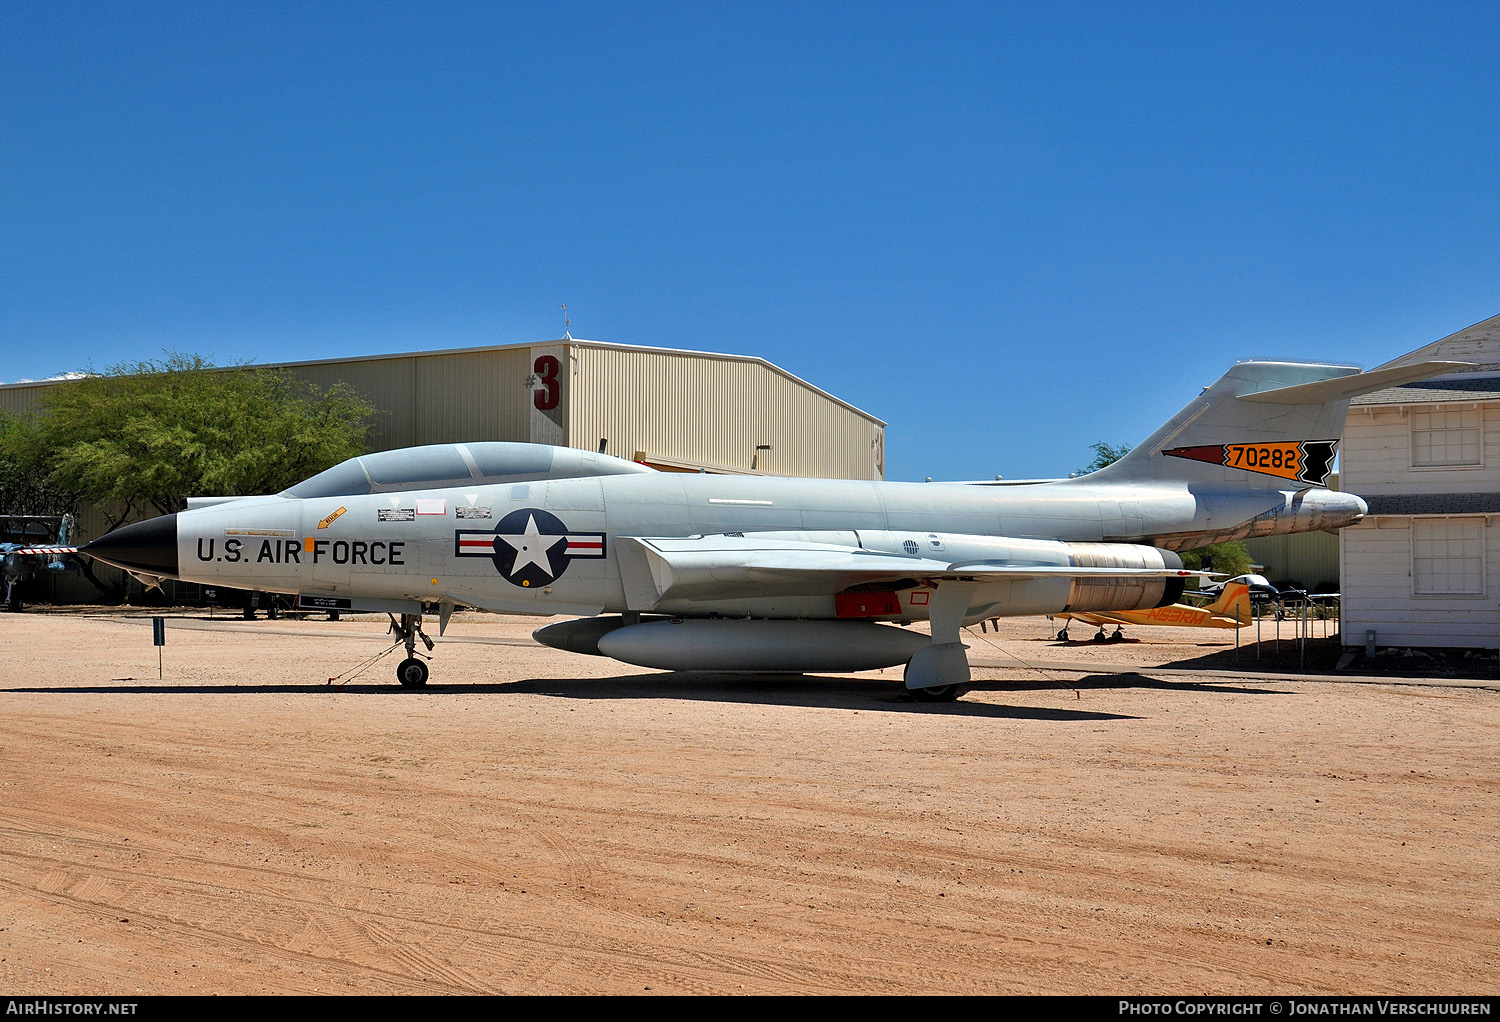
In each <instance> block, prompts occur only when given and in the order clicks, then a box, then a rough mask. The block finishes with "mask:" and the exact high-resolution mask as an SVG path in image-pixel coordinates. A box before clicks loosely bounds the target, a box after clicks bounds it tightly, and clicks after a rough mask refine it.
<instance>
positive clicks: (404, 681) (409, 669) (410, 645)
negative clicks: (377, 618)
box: [389, 614, 433, 688]
mask: <svg viewBox="0 0 1500 1022" xmlns="http://www.w3.org/2000/svg"><path fill="white" fill-rule="evenodd" d="M389 617H390V619H391V627H390V633H391V634H392V635H394V636H396V638H398V639H400V640H401V641H402V642H405V643H406V659H405V660H403V661H401V663H400V664H399V665H398V666H397V667H396V680H397V681H399V682H401V685H402V687H403V688H421V687H422V686H423V685H425V684H427V664H426V663H425V662H424V661H422V660H419V659H418V658H417V640H418V639H421V640H422V642H423V643H425V644H426V646H427V651H428V652H429V653H430V652H432V646H433V643H432V640H431V639H429V638H428V637H427V633H426V632H424V631H422V615H421V614H402V615H401V620H399V621H397V620H396V615H394V614H391V615H389Z"/></svg>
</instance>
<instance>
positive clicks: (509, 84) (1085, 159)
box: [0, 0, 1500, 479]
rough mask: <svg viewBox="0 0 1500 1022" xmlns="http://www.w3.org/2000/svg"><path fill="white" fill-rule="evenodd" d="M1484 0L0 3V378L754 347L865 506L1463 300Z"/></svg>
mask: <svg viewBox="0 0 1500 1022" xmlns="http://www.w3.org/2000/svg"><path fill="white" fill-rule="evenodd" d="M1497 43H1500V5H1495V4H1482V5H1481V4H1475V5H1466V4H1447V5H1433V4H1423V5H1416V4H1380V3H1363V4H1349V5H1343V4H1309V3H1295V4H1293V3H1287V4H1278V3H1259V4H1243V5H1239V4H1222V3H1221V4H1212V5H1202V4H1187V3H1184V4H1153V3H1142V4H1073V5H1069V4H1061V3H1036V4H1022V3H1015V4H1006V3H987V4H977V5H971V4H958V3H949V4H928V3H924V4H880V3H852V4H838V3H797V4H778V3H771V2H756V3H748V4H737V3H728V2H715V3H712V4H701V3H699V4H669V3H598V4H595V3H549V4H507V3H499V2H492V3H479V4H472V5H470V4H441V3H424V4H420V5H418V4H402V3H390V4H374V3H367V4H339V3H322V4H306V3H297V4H286V5H279V4H274V3H265V2H257V3H253V4H252V3H246V4H231V3H210V4H203V3H193V4H180V5H179V4H163V3H129V4H122V3H101V4H87V3H70V4H57V3H27V2H17V0H10V2H7V3H6V4H4V5H0V46H3V48H4V49H3V59H0V350H3V352H4V354H3V362H0V380H7V381H14V380H20V379H25V378H37V377H43V376H47V375H52V374H55V373H60V372H64V371H68V370H75V369H79V368H83V367H85V366H89V365H93V366H95V367H103V366H107V365H112V364H115V363H118V362H121V361H127V360H132V361H133V360H138V359H143V358H152V357H155V356H158V355H159V354H160V353H161V352H162V351H163V350H164V349H172V350H180V351H186V352H196V353H201V354H204V355H208V356H211V357H213V358H214V359H216V360H218V361H221V362H228V361H240V360H254V361H260V362H269V361H281V360H289V359H302V358H331V357H336V356H342V355H359V354H369V353H373V352H385V351H407V350H419V349H424V348H447V347H463V346H468V345H477V344H508V343H519V342H528V341H536V340H543V339H547V338H553V337H557V336H559V335H560V334H561V333H562V328H563V322H562V312H561V308H560V306H561V304H562V303H564V302H566V303H567V306H568V313H569V316H570V317H571V319H572V333H573V334H574V336H577V337H588V338H594V339H598V340H606V341H616V342H621V343H629V344H650V345H663V346H668V347H683V348H699V349H706V350H713V351H728V352H736V353H742V354H752V355H759V356H762V357H764V358H767V359H769V360H771V361H772V362H775V363H777V364H779V365H781V366H783V367H785V368H786V369H788V370H790V371H791V372H793V373H796V374H797V375H799V376H801V377H803V378H804V379H807V380H809V381H810V382H812V383H814V384H816V385H818V386H820V387H823V388H824V389H826V390H829V391H831V392H833V393H835V394H837V395H839V396H840V397H843V398H845V399H846V400H848V401H850V402H852V403H854V404H856V405H858V406H860V407H862V408H864V409H866V410H868V411H870V412H872V413H873V414H875V415H878V416H880V417H881V418H883V419H886V420H887V421H888V422H889V423H890V426H889V430H888V435H887V451H888V457H887V475H888V477H889V478H892V479H920V478H922V477H924V476H934V477H937V478H984V477H989V476H993V475H995V474H996V473H1003V474H1004V475H1006V476H1009V477H1013V478H1014V477H1030V476H1045V475H1056V474H1064V473H1066V472H1068V471H1070V470H1072V469H1075V468H1077V467H1078V466H1080V465H1082V464H1085V463H1087V462H1088V461H1089V460H1090V459H1091V457H1092V452H1090V451H1089V449H1088V446H1089V444H1091V443H1093V442H1095V441H1099V440H1103V441H1108V442H1111V443H1134V442H1136V441H1138V440H1140V439H1141V438H1142V437H1144V436H1145V435H1146V434H1148V433H1149V432H1150V431H1151V430H1152V429H1153V428H1154V427H1155V426H1156V425H1157V424H1159V423H1160V422H1161V421H1162V420H1164V419H1165V418H1166V417H1167V416H1168V415H1169V414H1170V413H1172V412H1173V411H1175V410H1176V409H1177V408H1178V407H1180V406H1181V405H1183V404H1185V403H1186V402H1187V400H1188V399H1189V398H1190V397H1191V396H1192V395H1193V394H1195V393H1196V392H1197V390H1198V388H1199V387H1201V386H1203V385H1206V384H1208V383H1210V382H1212V381H1213V380H1214V379H1215V378H1217V377H1218V375H1219V374H1220V373H1222V372H1223V370H1224V369H1225V368H1226V367H1227V366H1228V365H1229V363H1231V362H1233V361H1234V360H1236V359H1241V358H1249V357H1286V358H1302V359H1315V360H1327V361H1337V362H1352V363H1355V364H1359V365H1363V366H1366V367H1369V366H1373V365H1376V364H1379V363H1381V362H1384V361H1386V360H1388V359H1390V358H1393V357H1395V356H1397V355H1400V354H1403V353H1404V352H1406V351H1409V350H1411V349H1412V348H1415V347H1417V346H1419V345H1421V344H1425V343H1427V342H1429V341H1432V340H1435V339H1436V338H1438V337H1441V336H1443V335H1445V334H1448V333H1451V332H1453V331H1455V330H1458V329H1461V328H1462V327H1465V326H1468V325H1469V324H1471V323H1474V322H1476V321H1478V320H1481V319H1485V318H1487V317H1489V316H1491V315H1494V314H1496V313H1500V230H1497V228H1500V216H1497V214H1500V71H1497V70H1496V67H1495V63H1496V62H1495V61H1494V60H1493V59H1492V55H1493V53H1494V50H1495V47H1496V44H1497Z"/></svg>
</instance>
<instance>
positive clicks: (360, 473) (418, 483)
mask: <svg viewBox="0 0 1500 1022" xmlns="http://www.w3.org/2000/svg"><path fill="white" fill-rule="evenodd" d="M652 471H654V469H650V468H647V467H646V466H645V465H641V464H638V463H636V462H634V461H626V460H625V459H624V458H616V457H614V456H612V455H608V454H595V453H593V452H592V451H580V450H577V449H575V448H572V447H549V446H547V445H545V444H519V443H502V442H486V443H472V444H429V445H428V446H426V447H403V448H400V449H398V450H394V451H379V452H377V453H375V454H362V455H360V456H359V457H357V458H350V459H349V460H348V461H344V462H340V463H339V464H337V465H335V466H333V467H332V468H330V469H328V470H326V471H323V472H319V473H318V474H317V475H315V476H313V477H312V478H311V479H304V480H303V481H302V482H300V483H298V484H296V485H295V486H293V487H291V488H290V489H287V490H284V491H283V492H282V494H281V495H282V496H283V497H301V498H307V497H357V496H359V495H360V494H367V493H391V492H394V491H397V490H431V489H437V488H440V487H444V486H480V485H485V484H489V483H523V482H528V481H530V480H533V479H574V478H578V477H580V476H615V475H632V474H635V473H639V472H652Z"/></svg>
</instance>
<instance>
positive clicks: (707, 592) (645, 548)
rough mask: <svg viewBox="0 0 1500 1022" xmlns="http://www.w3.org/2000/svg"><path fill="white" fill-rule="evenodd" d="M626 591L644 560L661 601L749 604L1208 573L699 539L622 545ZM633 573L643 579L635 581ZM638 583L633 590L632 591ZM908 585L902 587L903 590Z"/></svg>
mask: <svg viewBox="0 0 1500 1022" xmlns="http://www.w3.org/2000/svg"><path fill="white" fill-rule="evenodd" d="M619 545H620V546H624V547H626V549H627V551H628V552H625V553H622V556H621V563H622V571H624V573H625V574H626V576H627V587H631V588H637V589H639V588H640V583H642V582H646V581H647V579H646V578H642V577H639V576H640V574H641V573H640V572H639V571H637V572H634V573H632V571H631V569H630V565H631V562H632V561H633V560H634V558H633V557H632V556H631V553H634V554H636V555H638V556H639V557H640V559H641V561H643V562H644V567H645V568H646V570H647V571H648V572H649V584H650V587H651V589H652V590H653V591H654V592H653V595H654V599H653V600H651V601H650V602H653V603H654V602H655V600H660V599H664V598H666V597H668V596H670V597H672V598H673V599H690V598H693V597H698V596H704V597H713V598H716V599H743V598H753V597H762V596H790V595H815V594H819V593H835V592H840V591H843V590H845V589H848V588H850V587H851V586H857V585H867V584H870V583H880V582H889V583H892V584H893V586H894V587H896V588H904V587H909V586H915V585H918V584H919V583H920V582H921V581H923V580H930V581H945V580H946V581H965V582H1000V581H1012V580H1018V579H1038V578H1069V579H1072V578H1100V579H1103V578H1140V579H1148V578H1180V577H1187V576H1198V575H1201V574H1203V573H1202V572H1196V571H1187V570H1185V569H1171V568H1095V567H1075V566H1071V565H1050V564H1010V563H1000V562H995V561H983V560H977V561H976V560H969V561H951V562H950V561H945V560H936V559H933V558H930V557H920V556H901V555H899V554H889V553H881V552H878V551H872V550H865V549H862V548H859V547H849V546H841V545H838V544H832V543H815V542H802V541H798V540H785V539H766V538H758V537H755V536H753V535H752V536H748V537H747V536H697V537H691V538H687V539H648V538H635V537H627V538H622V539H621V540H620V541H619ZM632 574H635V575H636V576H637V578H634V579H632V578H631V575H632ZM632 583H635V584H634V585H632ZM903 583H904V585H902V584H903Z"/></svg>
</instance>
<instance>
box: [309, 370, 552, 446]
mask: <svg viewBox="0 0 1500 1022" xmlns="http://www.w3.org/2000/svg"><path fill="white" fill-rule="evenodd" d="M287 368H288V371H289V372H291V373H292V375H294V376H296V377H298V378H299V379H303V380H307V381H309V382H311V383H313V384H315V385H316V386H318V387H322V388H325V389H326V388H328V387H331V386H333V384H335V383H345V384H347V385H348V386H349V387H350V388H352V389H353V390H354V391H355V392H356V393H358V394H359V395H360V397H362V398H364V399H365V400H366V401H368V402H370V404H372V405H374V406H375V409H376V411H375V417H374V419H373V421H372V422H371V429H370V449H371V450H374V451H385V450H390V449H391V448H393V447H416V446H418V445H420V444H446V443H462V442H464V441H468V440H528V439H530V437H529V436H528V435H527V434H528V431H529V429H530V408H531V391H530V389H529V388H528V387H527V386H526V376H527V374H528V373H529V372H530V371H531V360H530V349H529V348H490V349H480V350H477V351H459V352H435V353H432V354H416V355H403V356H400V357H397V358H376V359H362V360H358V361H349V362H320V363H314V364H310V365H293V366H288V367H287Z"/></svg>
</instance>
